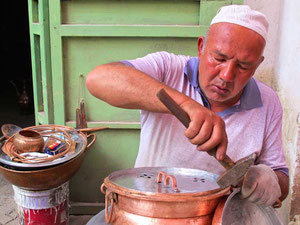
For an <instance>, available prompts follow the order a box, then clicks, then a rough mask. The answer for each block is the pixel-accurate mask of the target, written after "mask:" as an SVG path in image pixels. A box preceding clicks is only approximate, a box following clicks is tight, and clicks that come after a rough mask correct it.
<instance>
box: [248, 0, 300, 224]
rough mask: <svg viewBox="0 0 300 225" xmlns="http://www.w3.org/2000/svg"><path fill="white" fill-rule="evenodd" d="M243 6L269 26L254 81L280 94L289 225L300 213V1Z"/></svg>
mask: <svg viewBox="0 0 300 225" xmlns="http://www.w3.org/2000/svg"><path fill="white" fill-rule="evenodd" d="M244 4H246V5H249V6H250V7H251V8H253V9H256V10H258V11H260V12H263V13H264V14H265V15H266V16H267V19H268V21H269V25H270V26H269V34H268V42H267V46H266V49H265V53H264V55H265V61H264V62H263V63H262V64H261V66H260V68H259V70H258V71H257V73H256V75H255V77H256V78H257V79H259V80H261V81H263V82H265V83H266V84H268V85H269V86H271V87H272V88H273V89H274V90H275V91H276V92H277V94H278V96H279V98H280V100H281V103H282V106H283V110H284V112H283V130H282V132H283V146H284V150H285V153H286V157H287V163H288V166H289V169H290V190H291V191H290V195H289V197H288V198H287V199H286V200H285V201H284V204H283V207H282V208H281V209H280V210H279V211H280V214H281V216H282V217H283V219H284V221H285V224H287V223H288V222H290V215H291V216H293V215H295V214H297V211H299V210H300V206H298V205H299V204H300V199H297V196H298V195H299V196H300V193H299V192H300V188H299V186H300V179H299V177H298V176H300V174H298V173H296V172H295V171H296V169H297V168H298V167H299V168H300V162H299V159H298V158H299V156H298V154H299V153H297V152H298V151H299V150H300V148H299V146H300V144H299V143H298V148H297V139H298V126H299V121H300V118H299V113H300V13H299V12H300V1H299V0H288V1H284V0H260V1H258V0H245V1H244ZM299 171H300V170H299ZM297 180H298V183H297ZM297 192H298V193H297ZM299 198H300V197H299ZM297 202H299V203H297ZM298 207H299V209H298ZM299 213H300V212H299Z"/></svg>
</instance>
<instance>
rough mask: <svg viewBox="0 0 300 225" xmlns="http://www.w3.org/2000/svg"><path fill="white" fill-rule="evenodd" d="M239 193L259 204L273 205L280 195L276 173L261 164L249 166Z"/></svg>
mask: <svg viewBox="0 0 300 225" xmlns="http://www.w3.org/2000/svg"><path fill="white" fill-rule="evenodd" d="M241 195H242V198H246V199H248V200H249V201H251V202H254V203H256V204H259V205H265V206H271V205H273V204H274V203H275V202H276V200H277V199H279V197H280V196H281V189H280V186H279V183H278V178H277V175H276V173H275V172H274V171H273V169H271V168H270V167H268V166H266V165H263V164H259V165H255V166H251V167H250V169H249V170H248V172H247V173H246V175H245V178H244V181H243V185H242V191H241Z"/></svg>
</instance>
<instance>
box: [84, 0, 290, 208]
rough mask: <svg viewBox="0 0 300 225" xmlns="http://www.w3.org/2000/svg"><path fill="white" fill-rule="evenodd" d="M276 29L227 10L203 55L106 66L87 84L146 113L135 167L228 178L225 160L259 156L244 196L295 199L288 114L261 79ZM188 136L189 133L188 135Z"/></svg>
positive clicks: (256, 16) (202, 41) (236, 8)
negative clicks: (286, 149)
mask: <svg viewBox="0 0 300 225" xmlns="http://www.w3.org/2000/svg"><path fill="white" fill-rule="evenodd" d="M267 28H268V23H267V21H266V19H265V16H264V15H263V14H261V13H260V12H257V11H254V10H251V9H250V8H249V7H248V6H243V5H231V6H225V7H222V8H221V9H220V10H219V12H218V14H217V15H216V16H215V18H214V19H213V20H212V22H211V26H210V28H209V31H208V33H207V36H206V38H205V37H202V36H201V37H199V39H198V57H189V56H183V55H174V54H172V53H167V52H157V53H153V54H149V55H147V56H145V57H143V58H138V59H134V60H128V61H121V62H117V63H110V64H106V65H100V66H98V67H96V68H95V69H94V70H93V71H91V72H90V73H89V74H88V76H87V80H86V84H87V87H88V89H89V91H90V93H91V94H92V95H94V96H95V97H97V98H99V99H102V100H104V101H106V102H107V103H109V104H111V105H113V106H117V107H121V108H127V109H141V125H142V128H141V139H140V148H139V153H138V156H137V159H136V163H135V166H136V167H141V166H171V167H187V168H197V169H202V170H207V171H210V172H214V173H217V174H220V173H222V172H223V171H224V169H223V168H222V166H220V165H219V163H218V162H217V161H216V160H215V159H214V158H213V157H211V156H209V155H208V154H207V153H206V152H205V151H209V150H210V149H212V148H214V147H216V148H217V158H218V159H222V158H223V156H224V154H225V153H226V154H228V155H229V156H230V157H231V158H232V159H233V160H234V161H237V160H239V159H241V158H243V157H245V156H248V155H250V154H251V153H253V152H255V153H256V155H257V159H256V162H255V164H256V165H254V166H252V167H251V168H250V169H249V171H248V172H247V174H246V176H245V179H244V182H243V186H242V196H243V197H244V198H245V199H248V200H249V201H252V202H256V203H257V204H262V205H272V204H274V202H275V201H276V200H277V199H278V198H280V199H281V200H283V199H284V198H285V197H286V196H287V193H288V183H289V182H288V168H287V166H286V164H285V157H284V153H283V149H282V141H281V123H282V108H281V104H280V102H279V99H278V97H277V95H276V93H275V92H274V91H273V90H272V89H271V88H269V87H268V86H266V85H265V84H263V83H261V82H259V81H257V80H255V79H254V78H253V75H254V73H255V71H256V69H257V68H258V66H259V65H260V64H261V63H262V62H263V60H264V57H263V51H264V47H265V45H266V35H267ZM162 88H164V89H165V90H166V91H167V93H168V94H169V95H170V96H171V97H172V98H173V99H174V100H175V101H176V102H177V103H178V104H179V105H180V106H181V107H182V108H183V110H184V111H185V112H186V113H187V114H188V116H189V117H190V119H191V122H190V124H189V127H188V128H187V129H185V128H184V127H183V126H182V124H181V123H180V122H179V121H178V120H177V119H176V118H175V117H174V116H172V115H171V114H170V112H169V111H168V109H167V108H166V107H165V106H164V105H163V104H162V103H161V102H160V101H159V100H158V98H157V97H156V94H157V92H158V91H159V90H160V89H162ZM183 134H184V135H183Z"/></svg>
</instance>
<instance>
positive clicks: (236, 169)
mask: <svg viewBox="0 0 300 225" xmlns="http://www.w3.org/2000/svg"><path fill="white" fill-rule="evenodd" d="M255 158H256V154H255V153H252V154H251V155H249V156H247V157H245V158H243V159H240V160H239V161H237V162H236V164H235V165H234V166H233V167H232V168H231V169H229V170H227V171H226V172H224V173H223V174H222V175H220V176H219V177H218V179H217V183H218V185H219V186H220V187H221V188H226V187H228V186H230V185H237V184H238V183H239V181H241V179H242V178H243V177H244V175H245V174H246V172H247V171H248V169H249V167H250V166H252V165H253V164H254V161H255Z"/></svg>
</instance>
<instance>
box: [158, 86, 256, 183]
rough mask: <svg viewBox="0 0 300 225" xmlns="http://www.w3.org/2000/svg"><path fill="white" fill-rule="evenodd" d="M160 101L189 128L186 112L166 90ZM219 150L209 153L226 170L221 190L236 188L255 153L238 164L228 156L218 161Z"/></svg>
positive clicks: (159, 97) (250, 164)
mask: <svg viewBox="0 0 300 225" xmlns="http://www.w3.org/2000/svg"><path fill="white" fill-rule="evenodd" d="M157 97H158V99H159V100H160V101H161V102H162V103H163V104H164V105H165V106H166V107H167V108H168V109H169V110H170V111H171V112H172V113H173V115H174V116H175V117H176V118H177V119H178V120H179V121H180V122H181V123H182V124H183V125H184V126H185V127H186V128H188V126H189V124H190V122H191V120H190V118H189V116H188V115H187V114H186V112H185V111H184V110H183V109H182V108H181V107H180V106H179V105H178V104H177V103H176V102H175V101H174V100H173V99H172V98H171V97H170V96H169V95H168V94H167V92H166V91H165V90H164V89H161V90H160V91H159V92H158V93H157ZM216 152H217V149H216V148H213V149H211V150H209V151H207V153H208V154H209V155H211V156H213V157H214V158H215V159H216V160H217V161H218V162H219V163H220V164H221V165H222V166H223V167H224V168H225V169H226V172H224V173H223V174H222V175H220V176H219V177H218V179H217V184H218V185H219V186H220V187H221V188H226V187H228V186H230V185H233V186H236V185H238V184H239V183H240V181H241V180H242V179H243V178H244V175H245V173H246V172H247V171H248V169H249V167H250V166H252V165H253V164H254V161H255V158H256V155H255V153H253V154H251V155H249V156H247V157H245V158H243V159H240V160H239V161H238V162H236V163H235V162H234V161H233V160H232V159H231V158H229V156H228V155H225V156H224V158H223V160H218V159H217V157H216Z"/></svg>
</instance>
